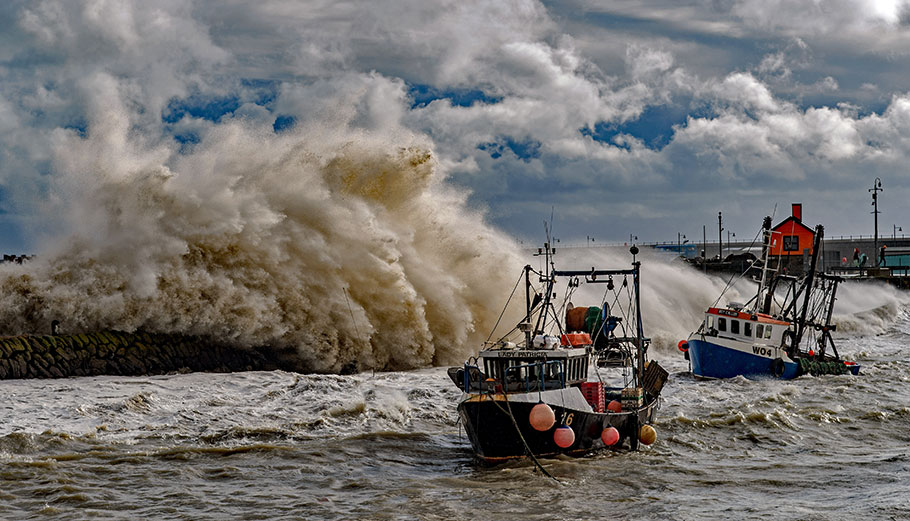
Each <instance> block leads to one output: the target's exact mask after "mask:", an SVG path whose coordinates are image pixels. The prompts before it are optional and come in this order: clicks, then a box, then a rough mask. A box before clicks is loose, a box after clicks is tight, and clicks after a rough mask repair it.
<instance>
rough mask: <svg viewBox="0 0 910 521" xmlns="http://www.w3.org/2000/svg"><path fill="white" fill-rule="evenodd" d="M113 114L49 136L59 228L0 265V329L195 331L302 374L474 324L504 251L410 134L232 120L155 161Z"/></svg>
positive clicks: (514, 269)
mask: <svg viewBox="0 0 910 521" xmlns="http://www.w3.org/2000/svg"><path fill="white" fill-rule="evenodd" d="M99 110H100V109H99ZM120 114H121V112H118V111H117V110H113V109H112V111H111V114H109V116H110V118H111V119H112V122H108V123H106V124H104V125H97V126H94V127H91V128H90V131H89V133H88V135H87V136H85V137H83V136H81V135H77V134H75V133H69V134H67V135H65V136H62V137H61V139H60V146H59V147H58V148H57V149H56V150H55V161H54V165H55V169H56V173H57V174H58V176H57V177H58V182H57V184H56V185H54V187H53V190H52V192H53V193H54V198H52V200H51V201H50V202H49V203H48V205H47V207H48V208H52V211H49V212H48V216H47V219H54V215H56V219H57V221H56V222H55V223H54V224H55V225H56V227H57V228H58V232H57V233H56V234H55V235H54V236H52V237H51V239H52V240H51V241H50V242H49V243H48V244H49V246H48V247H46V248H44V249H43V251H40V252H39V255H38V256H37V258H36V259H35V260H33V261H32V262H30V263H28V264H26V265H23V266H3V267H2V271H0V324H2V328H3V330H2V331H0V333H2V334H8V335H12V334H20V333H31V332H46V331H48V330H49V327H50V323H51V321H52V320H55V319H56V320H60V321H61V323H62V328H63V330H64V331H65V332H81V331H92V330H98V329H107V328H113V329H118V330H123V331H135V330H139V329H142V330H146V331H152V332H163V333H181V334H188V335H198V336H204V337H207V338H212V339H215V340H217V341H220V342H225V343H228V344H231V345H239V346H263V345H268V346H272V347H275V348H278V349H291V350H293V352H295V353H296V356H299V358H300V362H301V365H302V366H303V367H306V368H308V369H310V370H315V371H339V370H341V369H342V368H348V369H351V368H353V369H361V370H362V369H369V368H376V369H409V368H414V367H422V366H427V365H432V364H448V363H458V362H460V361H462V360H463V359H464V358H465V357H466V356H468V355H469V354H471V353H472V352H476V349H477V348H478V347H479V345H480V343H481V342H482V340H484V339H485V338H486V336H487V335H488V334H489V332H490V329H491V328H492V327H493V324H494V322H495V321H496V319H497V318H498V316H499V311H500V308H501V306H502V304H503V295H507V294H508V292H509V291H510V290H511V288H512V286H513V284H514V275H515V274H516V273H518V272H519V270H520V267H521V262H520V260H519V255H518V253H517V252H518V250H517V248H516V246H515V244H514V242H513V241H512V240H510V239H509V238H507V237H505V236H504V235H502V234H500V233H498V232H497V231H495V230H494V229H492V228H490V227H489V226H487V225H485V224H484V222H483V219H482V216H481V215H479V214H478V213H477V212H475V211H472V210H470V209H469V208H467V206H466V204H465V200H464V194H461V193H457V192H455V191H453V190H452V189H451V188H449V187H447V186H446V185H445V184H443V183H441V182H440V181H441V177H442V176H441V174H440V173H439V171H438V167H437V164H436V161H435V158H434V156H433V153H432V148H431V144H430V143H429V142H427V140H426V139H425V138H422V137H420V136H415V135H412V134H408V133H403V132H402V133H394V132H392V133H383V134H381V135H380V133H378V132H376V133H371V132H362V131H352V130H347V129H343V128H342V129H339V128H319V127H315V126H313V127H308V128H301V129H295V130H294V131H292V132H285V133H282V134H275V133H274V132H271V131H266V130H263V129H261V128H257V127H255V126H253V125H250V124H247V123H245V122H244V121H242V120H237V121H230V122H226V123H222V124H220V125H219V126H218V127H217V128H215V129H213V130H212V131H211V132H210V133H209V134H208V135H207V137H206V139H205V140H204V142H202V143H199V144H198V145H197V146H196V148H195V149H194V150H192V151H190V152H185V153H182V154H181V153H178V152H176V151H175V150H171V151H170V154H168V153H166V152H167V151H168V149H167V148H166V147H161V146H159V147H157V148H154V147H151V148H150V147H147V146H145V145H144V144H143V143H140V142H137V141H136V140H135V138H133V137H132V135H131V134H130V133H129V125H127V124H125V123H122V122H121V123H120V124H118V123H117V122H118V119H117V118H118V117H121V116H120ZM121 119H123V118H122V117H121ZM52 214H53V215H52Z"/></svg>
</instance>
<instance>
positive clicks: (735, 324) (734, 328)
mask: <svg viewBox="0 0 910 521" xmlns="http://www.w3.org/2000/svg"><path fill="white" fill-rule="evenodd" d="M730 332H731V333H733V334H734V335H738V334H739V320H731V321H730Z"/></svg>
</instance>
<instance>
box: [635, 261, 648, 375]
mask: <svg viewBox="0 0 910 521" xmlns="http://www.w3.org/2000/svg"><path fill="white" fill-rule="evenodd" d="M633 248H635V246H633ZM635 250H636V251H635V252H633V253H632V255H635V253H637V248H635ZM640 270H641V262H640V261H635V262H633V263H632V285H633V286H634V287H635V319H636V322H638V324H637V327H636V328H635V329H636V331H635V336H636V337H637V341H636V342H635V343H636V345H637V346H638V370H637V371H636V377H637V379H638V383H637V384H636V387H639V386H641V385H642V382H644V381H645V376H644V371H645V346H644V341H645V338H644V336H645V335H644V331H643V328H642V324H641V295H640V294H639V293H640V290H641V285H640V281H639V274H640Z"/></svg>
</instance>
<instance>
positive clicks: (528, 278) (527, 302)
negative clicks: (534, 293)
mask: <svg viewBox="0 0 910 521" xmlns="http://www.w3.org/2000/svg"><path fill="white" fill-rule="evenodd" d="M525 310H526V311H525V324H527V325H526V326H525V328H524V330H525V347H527V348H528V349H530V348H531V265H530V264H526V265H525Z"/></svg>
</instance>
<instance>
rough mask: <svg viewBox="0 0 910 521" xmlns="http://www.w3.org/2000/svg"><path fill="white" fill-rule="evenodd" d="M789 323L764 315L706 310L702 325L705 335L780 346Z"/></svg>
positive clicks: (736, 311)
mask: <svg viewBox="0 0 910 521" xmlns="http://www.w3.org/2000/svg"><path fill="white" fill-rule="evenodd" d="M789 326H790V323H789V322H784V321H781V320H777V319H776V318H774V317H772V316H770V315H766V314H764V313H751V314H750V313H744V312H742V311H738V310H735V309H725V308H708V311H707V312H706V313H705V322H704V324H703V325H702V327H703V331H704V333H705V335H709V336H718V337H723V338H729V339H733V340H739V341H742V342H749V343H752V344H765V345H769V346H775V347H777V346H780V345H781V342H782V339H783V335H784V331H787V329H788V327H789Z"/></svg>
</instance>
